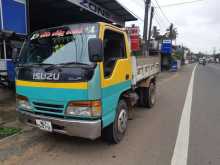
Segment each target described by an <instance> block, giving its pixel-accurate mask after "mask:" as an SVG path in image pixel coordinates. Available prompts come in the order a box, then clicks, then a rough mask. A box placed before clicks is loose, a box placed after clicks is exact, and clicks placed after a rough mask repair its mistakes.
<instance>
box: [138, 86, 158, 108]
mask: <svg viewBox="0 0 220 165" xmlns="http://www.w3.org/2000/svg"><path fill="white" fill-rule="evenodd" d="M137 93H138V96H139V100H138V105H139V106H142V107H147V108H152V107H153V106H154V104H155V103H156V86H155V84H154V83H150V86H149V87H141V88H139V89H138V90H137Z"/></svg>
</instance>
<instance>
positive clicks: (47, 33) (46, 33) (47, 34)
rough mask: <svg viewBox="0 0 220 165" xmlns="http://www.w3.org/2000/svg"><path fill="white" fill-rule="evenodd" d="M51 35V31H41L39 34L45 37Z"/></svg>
mask: <svg viewBox="0 0 220 165" xmlns="http://www.w3.org/2000/svg"><path fill="white" fill-rule="evenodd" d="M50 36H51V32H43V33H41V34H40V38H47V37H50Z"/></svg>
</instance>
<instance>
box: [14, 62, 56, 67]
mask: <svg viewBox="0 0 220 165" xmlns="http://www.w3.org/2000/svg"><path fill="white" fill-rule="evenodd" d="M48 65H53V64H47V63H33V64H18V66H20V67H30V66H48Z"/></svg>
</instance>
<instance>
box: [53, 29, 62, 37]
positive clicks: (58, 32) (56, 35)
mask: <svg viewBox="0 0 220 165" xmlns="http://www.w3.org/2000/svg"><path fill="white" fill-rule="evenodd" d="M64 35H65V31H63V30H57V31H55V32H53V33H52V37H63V36H64Z"/></svg>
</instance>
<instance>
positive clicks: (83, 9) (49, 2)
mask: <svg viewBox="0 0 220 165" xmlns="http://www.w3.org/2000/svg"><path fill="white" fill-rule="evenodd" d="M27 9H28V17H29V31H30V32H32V31H34V30H38V29H40V28H47V27H51V26H58V25H63V24H70V23H84V22H99V21H104V22H108V23H115V24H117V25H119V26H124V24H125V22H126V21H134V20H137V18H136V17H135V16H133V15H132V13H130V12H129V11H128V10H126V9H125V8H124V7H123V6H122V5H121V4H119V3H118V1H117V0H27Z"/></svg>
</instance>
